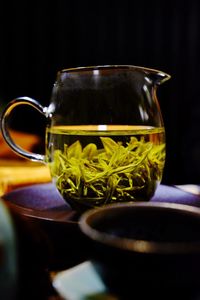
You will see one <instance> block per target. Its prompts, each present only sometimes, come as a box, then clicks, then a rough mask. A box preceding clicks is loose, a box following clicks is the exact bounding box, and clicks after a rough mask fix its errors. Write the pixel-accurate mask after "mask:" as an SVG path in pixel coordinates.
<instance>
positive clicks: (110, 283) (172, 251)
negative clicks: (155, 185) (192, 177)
mask: <svg viewBox="0 0 200 300" xmlns="http://www.w3.org/2000/svg"><path fill="white" fill-rule="evenodd" d="M79 225H80V229H81V231H82V232H83V234H84V235H85V236H86V237H87V240H88V245H89V248H88V249H89V251H90V256H91V259H92V261H93V263H94V266H95V268H96V270H97V272H98V273H99V275H100V276H101V278H102V279H103V281H104V283H105V284H106V286H107V287H108V289H109V290H110V291H111V292H113V293H115V294H117V295H120V299H133V297H134V296H136V295H137V296H138V297H140V298H136V299H147V298H146V297H148V298H149V297H153V298H154V299H175V298H174V297H178V298H177V299H187V300H188V299H194V297H195V299H197V298H196V297H197V295H198V293H199V292H200V209H198V208H194V207H190V206H186V205H180V204H170V203H165V204H164V203H149V202H148V203H146V202H145V203H144V202H141V203H135V204H118V205H110V206H109V205H108V206H106V207H103V208H98V209H93V210H90V211H88V212H86V213H84V214H83V215H82V217H81V218H80V222H79ZM180 297H181V298H180ZM153 298H152V299H153ZM198 299H200V298H198Z"/></svg>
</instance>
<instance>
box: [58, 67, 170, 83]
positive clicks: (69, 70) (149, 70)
mask: <svg viewBox="0 0 200 300" xmlns="http://www.w3.org/2000/svg"><path fill="white" fill-rule="evenodd" d="M112 69H113V70H117V69H118V70H120V69H124V70H127V71H128V70H138V71H143V72H144V73H152V74H156V75H159V76H161V77H163V79H164V81H166V80H168V79H170V78H171V75H169V74H168V73H166V72H163V71H160V70H158V69H154V68H147V67H143V66H136V65H123V64H113V65H112V64H111V65H109V64H108V65H92V66H82V67H81V66H79V67H73V68H64V69H61V70H60V71H58V72H57V75H58V76H59V75H61V74H63V73H69V74H70V73H76V72H77V73H82V72H85V71H90V72H93V71H95V70H96V71H101V70H102V71H103V70H112Z"/></svg>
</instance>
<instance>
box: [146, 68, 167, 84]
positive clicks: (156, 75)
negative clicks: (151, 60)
mask: <svg viewBox="0 0 200 300" xmlns="http://www.w3.org/2000/svg"><path fill="white" fill-rule="evenodd" d="M149 75H150V74H149ZM149 77H150V78H151V79H152V81H153V82H154V83H155V84H156V85H160V84H162V83H164V82H165V81H168V80H169V79H170V78H171V75H169V74H167V73H165V72H162V71H157V70H152V73H151V75H150V76H149Z"/></svg>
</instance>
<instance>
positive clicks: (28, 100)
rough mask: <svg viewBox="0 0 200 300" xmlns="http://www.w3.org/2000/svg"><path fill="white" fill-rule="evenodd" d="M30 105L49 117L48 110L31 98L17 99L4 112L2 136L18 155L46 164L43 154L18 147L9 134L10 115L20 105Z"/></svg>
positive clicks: (2, 116)
mask: <svg viewBox="0 0 200 300" xmlns="http://www.w3.org/2000/svg"><path fill="white" fill-rule="evenodd" d="M22 104H25V105H29V106H32V107H33V108H35V109H36V110H38V111H39V112H40V113H41V114H43V115H44V116H45V117H48V114H47V108H46V107H43V106H42V105H41V104H40V103H39V102H38V101H36V100H34V99H32V98H29V97H19V98H15V99H14V100H12V101H11V102H9V103H8V105H7V106H6V107H5V109H4V111H3V112H2V115H1V130H2V135H3V137H4V139H5V141H6V143H7V144H8V145H9V146H10V148H11V149H12V150H13V151H14V152H15V153H17V154H18V155H20V156H22V157H24V158H27V159H29V160H32V161H37V162H45V156H44V155H42V154H37V153H33V152H28V151H26V150H24V149H22V148H21V147H20V146H18V145H17V144H16V143H15V142H14V140H13V139H12V137H11V135H10V133H9V126H8V120H9V117H10V113H11V112H12V110H13V109H14V108H15V107H16V106H18V105H22Z"/></svg>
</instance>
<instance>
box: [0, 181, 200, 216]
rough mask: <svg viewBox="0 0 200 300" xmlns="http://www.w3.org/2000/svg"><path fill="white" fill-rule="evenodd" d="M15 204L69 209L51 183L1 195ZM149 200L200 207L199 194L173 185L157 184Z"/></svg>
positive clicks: (46, 208)
mask: <svg viewBox="0 0 200 300" xmlns="http://www.w3.org/2000/svg"><path fill="white" fill-rule="evenodd" d="M3 199H5V200H8V201H10V202H12V203H14V204H16V205H19V206H23V207H25V208H30V209H36V210H42V211H44V210H71V208H70V207H69V205H68V204H67V203H66V202H65V201H64V200H63V199H62V197H61V196H60V194H59V193H58V191H57V189H56V187H55V186H54V184H53V183H47V184H36V185H32V186H27V187H23V188H19V189H17V190H14V191H12V192H10V193H7V194H6V195H4V196H3ZM150 201H151V202H171V203H180V204H187V205H192V206H197V207H200V196H197V195H193V194H190V193H187V192H184V191H182V190H180V189H178V188H176V187H173V186H166V185H162V184H161V185H159V187H158V188H157V190H156V193H155V195H154V197H153V198H152V199H151V200H150Z"/></svg>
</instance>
